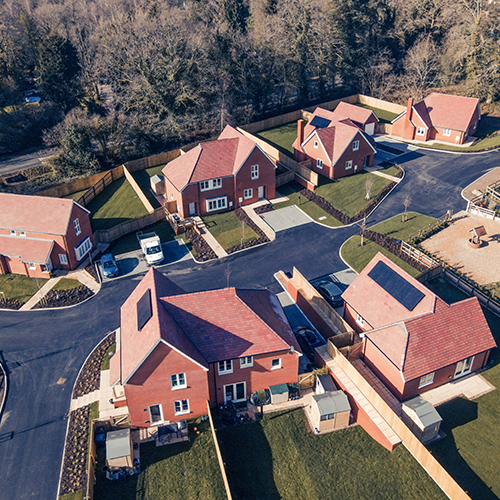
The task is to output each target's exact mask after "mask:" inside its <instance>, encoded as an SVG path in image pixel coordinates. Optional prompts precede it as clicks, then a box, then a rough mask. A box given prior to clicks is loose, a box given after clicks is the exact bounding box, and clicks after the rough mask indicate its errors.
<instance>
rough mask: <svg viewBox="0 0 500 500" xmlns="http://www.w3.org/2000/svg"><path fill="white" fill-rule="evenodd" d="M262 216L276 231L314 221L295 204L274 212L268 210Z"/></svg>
mask: <svg viewBox="0 0 500 500" xmlns="http://www.w3.org/2000/svg"><path fill="white" fill-rule="evenodd" d="M261 217H262V218H263V219H264V220H265V221H266V222H267V223H268V224H269V225H270V226H271V227H272V228H273V230H274V231H275V232H278V231H283V230H285V229H290V228H292V227H295V226H301V225H302V224H307V223H308V222H312V221H311V219H310V218H309V217H308V216H307V215H306V214H305V213H304V212H303V211H302V210H300V208H298V207H296V206H295V205H292V206H290V207H285V208H280V209H278V210H273V211H272V212H266V213H264V214H262V215H261Z"/></svg>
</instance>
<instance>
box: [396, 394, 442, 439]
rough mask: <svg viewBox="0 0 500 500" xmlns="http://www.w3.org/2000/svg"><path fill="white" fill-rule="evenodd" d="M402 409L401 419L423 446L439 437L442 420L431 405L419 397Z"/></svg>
mask: <svg viewBox="0 0 500 500" xmlns="http://www.w3.org/2000/svg"><path fill="white" fill-rule="evenodd" d="M402 409H403V413H402V415H401V419H402V420H403V422H404V423H405V424H406V425H407V426H408V427H409V429H410V430H411V431H412V432H413V434H415V436H417V437H418V439H420V441H421V442H422V443H423V444H425V443H429V442H430V441H432V440H434V439H436V438H437V437H438V434H439V429H440V427H441V421H442V418H441V417H440V416H439V413H438V412H437V410H436V409H435V408H434V406H432V404H431V403H429V402H428V401H426V400H425V399H424V398H422V397H421V396H417V397H416V398H413V399H410V400H408V401H406V402H405V403H403V408H402Z"/></svg>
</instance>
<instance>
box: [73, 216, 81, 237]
mask: <svg viewBox="0 0 500 500" xmlns="http://www.w3.org/2000/svg"><path fill="white" fill-rule="evenodd" d="M73 225H74V226H75V234H76V235H77V236H78V235H79V234H81V232H82V230H81V229H80V221H79V220H78V219H75V220H74V221H73Z"/></svg>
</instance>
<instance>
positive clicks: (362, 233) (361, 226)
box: [359, 217, 366, 247]
mask: <svg viewBox="0 0 500 500" xmlns="http://www.w3.org/2000/svg"><path fill="white" fill-rule="evenodd" d="M359 227H360V228H361V231H360V234H361V244H360V245H359V246H360V247H362V246H363V245H364V236H365V231H366V217H365V218H364V219H363V222H361V225H360V226H359Z"/></svg>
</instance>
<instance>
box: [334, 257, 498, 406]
mask: <svg viewBox="0 0 500 500" xmlns="http://www.w3.org/2000/svg"><path fill="white" fill-rule="evenodd" d="M343 297H344V300H345V305H344V319H345V320H346V321H347V322H348V323H349V324H350V325H351V326H352V328H353V329H355V330H356V331H357V332H358V333H359V334H360V335H361V336H362V337H363V346H362V347H363V348H362V356H363V358H364V362H365V363H366V364H367V365H368V366H369V367H370V368H371V369H372V370H373V371H374V372H375V373H376V374H377V375H378V377H379V378H380V379H381V380H382V381H383V382H384V383H385V384H386V385H387V387H388V388H389V389H390V390H391V391H392V392H393V393H394V394H395V395H396V396H397V397H398V398H399V399H401V400H405V399H408V398H411V397H414V396H416V395H418V394H420V393H422V392H424V391H427V390H429V389H432V388H434V387H437V386H439V385H442V384H445V383H447V382H450V381H452V380H454V379H457V378H460V377H462V376H464V375H467V374H469V373H471V372H473V371H475V370H479V369H480V368H483V367H484V366H486V363H487V361H488V356H489V352H490V350H491V349H493V348H495V347H496V343H495V340H494V338H493V336H492V334H491V331H490V329H489V326H488V323H487V322H486V319H485V317H484V314H483V311H482V309H481V306H480V305H479V302H478V300H477V298H476V297H472V298H469V299H465V300H462V301H460V302H457V303H454V304H447V303H446V302H444V301H443V300H442V299H440V298H439V297H438V296H437V295H435V294H434V293H433V292H431V291H430V290H429V289H428V288H427V287H425V286H424V285H423V284H422V283H420V282H419V281H417V280H416V279H415V278H412V277H411V276H410V275H409V274H407V273H406V272H405V271H403V270H402V269H401V268H400V267H398V266H397V265H396V264H394V263H393V262H392V261H391V260H389V259H388V258H387V257H385V256H384V255H382V254H381V253H378V254H377V255H376V256H375V257H374V258H373V259H372V260H371V262H370V263H369V264H368V265H367V266H366V267H365V269H363V271H362V272H361V274H359V276H358V277H357V278H356V279H355V280H354V282H353V283H352V284H351V285H350V286H349V288H348V289H347V290H346V291H345V292H344V294H343Z"/></svg>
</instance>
